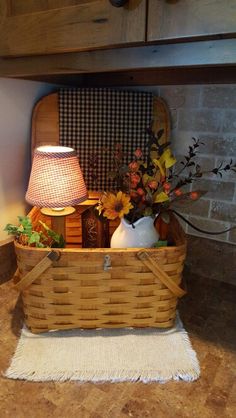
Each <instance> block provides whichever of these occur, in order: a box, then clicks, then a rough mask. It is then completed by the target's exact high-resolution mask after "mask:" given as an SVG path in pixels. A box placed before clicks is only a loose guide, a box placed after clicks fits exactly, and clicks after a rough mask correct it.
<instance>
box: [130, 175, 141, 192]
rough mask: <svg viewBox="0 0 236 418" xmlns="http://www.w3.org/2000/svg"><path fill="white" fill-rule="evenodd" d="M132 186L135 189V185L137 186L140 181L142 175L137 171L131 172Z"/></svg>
mask: <svg viewBox="0 0 236 418" xmlns="http://www.w3.org/2000/svg"><path fill="white" fill-rule="evenodd" d="M130 180H131V183H130V186H131V187H132V189H135V187H137V185H138V184H139V182H140V176H139V175H138V174H137V173H131V174H130Z"/></svg>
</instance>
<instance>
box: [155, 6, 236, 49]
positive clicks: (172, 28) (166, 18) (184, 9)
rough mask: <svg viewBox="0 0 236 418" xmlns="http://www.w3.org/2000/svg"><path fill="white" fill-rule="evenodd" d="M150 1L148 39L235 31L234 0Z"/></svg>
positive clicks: (215, 34)
mask: <svg viewBox="0 0 236 418" xmlns="http://www.w3.org/2000/svg"><path fill="white" fill-rule="evenodd" d="M148 4H149V7H148V27H147V41H162V40H163V41H164V40H181V39H182V38H183V40H184V38H200V39H204V38H206V37H210V36H212V37H217V36H219V37H222V36H223V37H230V36H232V35H234V36H235V34H236V1H235V0H223V1H222V0H149V2H148Z"/></svg>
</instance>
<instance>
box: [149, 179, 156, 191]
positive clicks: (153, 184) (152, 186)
mask: <svg viewBox="0 0 236 418" xmlns="http://www.w3.org/2000/svg"><path fill="white" fill-rule="evenodd" d="M157 186H158V183H157V181H156V180H151V181H149V183H148V187H149V188H150V189H152V190H156V189H157Z"/></svg>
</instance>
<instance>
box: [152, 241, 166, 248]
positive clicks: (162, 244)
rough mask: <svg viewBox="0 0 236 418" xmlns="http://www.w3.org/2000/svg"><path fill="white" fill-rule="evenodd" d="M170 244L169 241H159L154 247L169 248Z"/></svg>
mask: <svg viewBox="0 0 236 418" xmlns="http://www.w3.org/2000/svg"><path fill="white" fill-rule="evenodd" d="M167 245H168V242H167V241H157V242H156V243H155V244H154V245H153V247H154V248H160V247H167Z"/></svg>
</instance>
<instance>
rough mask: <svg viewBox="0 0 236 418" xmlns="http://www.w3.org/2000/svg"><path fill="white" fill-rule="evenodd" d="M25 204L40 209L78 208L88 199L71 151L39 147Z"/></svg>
mask: <svg viewBox="0 0 236 418" xmlns="http://www.w3.org/2000/svg"><path fill="white" fill-rule="evenodd" d="M25 198H26V201H27V202H28V203H30V204H31V205H33V206H38V207H40V208H42V207H46V208H59V207H60V208H61V207H65V206H70V205H78V204H79V203H81V202H83V201H84V200H86V199H87V198H88V194H87V189H86V186H85V183H84V179H83V175H82V172H81V169H80V166H79V161H78V158H77V156H76V152H75V150H73V149H72V148H68V147H61V146H42V147H39V148H37V149H36V150H35V153H34V159H33V164H32V169H31V174H30V179H29V185H28V190H27V193H26V196H25Z"/></svg>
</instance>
